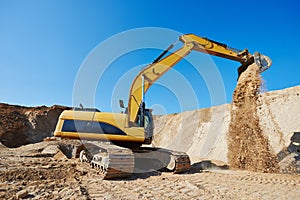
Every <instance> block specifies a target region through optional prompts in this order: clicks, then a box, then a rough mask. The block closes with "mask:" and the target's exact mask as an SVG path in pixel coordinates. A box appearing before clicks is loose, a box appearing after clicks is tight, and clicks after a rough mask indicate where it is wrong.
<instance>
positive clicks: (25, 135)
mask: <svg viewBox="0 0 300 200" xmlns="http://www.w3.org/2000/svg"><path fill="white" fill-rule="evenodd" d="M65 109H70V108H68V107H65V106H57V105H54V106H51V107H46V106H40V107H24V106H16V105H8V104H2V103H1V104H0V142H1V143H2V144H3V145H5V146H7V147H19V146H21V145H24V144H29V143H35V142H39V141H42V140H43V139H44V138H45V137H49V136H51V134H52V132H53V131H54V129H55V126H56V122H57V118H58V116H59V115H60V113H61V112H62V111H63V110H65Z"/></svg>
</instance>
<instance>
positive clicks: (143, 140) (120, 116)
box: [54, 34, 271, 179]
mask: <svg viewBox="0 0 300 200" xmlns="http://www.w3.org/2000/svg"><path fill="white" fill-rule="evenodd" d="M179 40H180V41H181V42H182V43H183V46H182V47H181V48H179V49H178V50H176V51H175V52H173V53H170V54H169V55H167V56H166V54H167V53H168V52H169V51H170V50H171V49H172V48H174V44H172V45H170V46H169V47H168V48H167V49H166V50H165V51H164V52H163V53H162V54H161V55H160V56H158V58H156V59H155V60H154V61H153V62H152V63H151V64H149V65H148V66H147V67H145V68H144V69H142V70H141V71H140V72H139V74H138V75H137V76H136V77H135V79H134V80H133V82H132V85H131V89H130V93H129V100H128V107H127V108H125V106H124V103H123V101H120V106H121V107H122V108H124V109H126V110H125V112H124V113H107V112H100V111H99V110H97V109H88V108H74V109H73V110H66V111H64V112H62V114H61V115H60V117H59V120H58V123H57V126H56V129H55V132H54V136H55V137H61V138H68V139H76V140H81V141H84V142H82V145H81V147H80V148H78V150H77V151H78V156H79V158H80V160H81V161H83V162H88V163H89V164H90V165H91V166H92V167H93V168H96V169H98V170H100V171H101V172H102V173H103V174H104V178H105V179H112V178H120V177H128V176H130V175H131V174H132V173H134V172H137V171H139V170H142V168H143V167H146V168H147V167H148V169H149V168H151V169H154V168H155V169H162V168H164V169H166V170H169V171H173V172H174V173H182V172H186V171H188V170H189V168H190V159H189V156H188V155H187V154H186V153H184V152H177V151H171V150H167V149H162V148H152V147H144V146H142V145H143V144H151V142H152V137H153V119H152V114H151V109H147V108H146V107H145V102H144V95H145V93H146V92H147V90H148V89H149V88H150V87H151V85H152V84H153V83H154V82H155V81H156V80H157V79H159V78H160V77H162V76H163V75H164V74H165V73H166V72H167V71H168V70H170V69H171V68H172V67H173V66H174V65H176V63H178V62H179V61H180V60H181V59H183V58H184V57H185V56H187V55H188V54H189V53H190V52H191V51H193V50H195V51H198V52H202V53H206V54H210V55H214V56H218V57H222V58H226V59H230V60H234V61H238V62H240V63H241V66H240V67H239V68H238V76H240V75H241V73H243V71H245V70H246V69H247V67H248V66H249V65H251V64H253V63H254V62H256V64H257V65H258V66H259V67H260V72H263V71H265V70H266V69H268V68H269V67H270V66H271V60H270V58H268V57H267V56H264V55H261V54H260V53H254V54H253V55H252V54H250V53H249V52H248V50H247V49H245V50H243V51H240V50H237V49H234V48H231V47H229V46H227V45H226V44H223V43H220V42H216V41H213V40H210V39H208V38H204V37H199V36H197V35H194V34H185V35H182V36H180V37H179ZM105 141H106V142H105ZM149 166H150V167H149Z"/></svg>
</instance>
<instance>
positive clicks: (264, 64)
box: [254, 52, 272, 73]
mask: <svg viewBox="0 0 300 200" xmlns="http://www.w3.org/2000/svg"><path fill="white" fill-rule="evenodd" d="M254 61H255V63H256V64H257V65H258V66H260V68H259V72H260V73H262V72H264V71H266V70H267V69H269V68H270V67H271V65H272V60H271V59H270V58H269V57H268V56H265V55H262V54H260V53H258V52H255V53H254Z"/></svg>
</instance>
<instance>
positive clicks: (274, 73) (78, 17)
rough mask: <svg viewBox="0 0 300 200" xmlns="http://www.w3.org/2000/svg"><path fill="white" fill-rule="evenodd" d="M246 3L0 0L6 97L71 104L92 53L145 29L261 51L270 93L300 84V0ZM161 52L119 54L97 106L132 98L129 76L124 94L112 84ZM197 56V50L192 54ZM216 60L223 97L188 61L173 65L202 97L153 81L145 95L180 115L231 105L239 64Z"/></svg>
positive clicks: (1, 90) (0, 90) (0, 85)
mask: <svg viewBox="0 0 300 200" xmlns="http://www.w3.org/2000/svg"><path fill="white" fill-rule="evenodd" d="M244 2H245V1H210V2H209V1H200V0H199V1H196V0H195V1H188V0H187V1H176V0H173V1H158V0H153V1H138V0H136V1H134V0H132V1H130V0H129V1H125V0H124V1H122V0H119V1H114V0H112V1H101V0H99V1H47V0H44V1H30V0H27V1H14V0H11V1H8V0H0V70H1V71H0V72H1V73H0V76H1V77H0V94H1V95H0V102H4V103H10V104H21V105H27V106H36V105H48V106H50V105H53V104H61V105H67V106H72V103H73V99H72V98H73V90H74V83H75V81H76V77H77V75H78V72H79V69H80V66H82V63H83V62H84V60H85V59H86V58H87V56H88V55H89V54H90V52H91V51H92V50H93V49H95V48H96V47H97V45H99V44H101V42H103V41H105V40H107V39H108V38H110V37H111V36H113V35H115V34H118V33H121V32H123V31H127V30H131V29H135V28H143V27H161V28H167V29H170V30H175V31H177V32H181V33H194V34H196V35H199V36H206V37H208V38H211V39H214V40H216V41H220V42H223V43H226V44H228V45H229V46H232V47H235V48H238V49H244V48H248V49H249V51H250V52H252V53H253V52H255V51H258V52H261V53H263V54H265V55H268V56H269V57H270V58H271V59H272V61H273V65H272V67H271V68H270V69H269V70H268V71H266V72H264V73H263V78H264V80H265V82H266V87H267V88H268V90H269V91H272V90H277V89H283V88H287V87H292V86H296V85H300V78H299V74H300V68H299V67H298V65H299V64H298V57H299V53H300V50H299V46H300V38H299V35H300V28H299V27H300V26H299V19H300V13H299V3H298V1H296V0H295V1H290V0H286V1H258V0H254V1H248V2H245V3H244ZM158 39H159V38H158ZM176 39H177V38H170V41H175V40H176ZM127 42H131V41H127ZM154 42H155V41H154ZM120 45H121V44H120ZM166 47H167V46H166ZM111 51H113V50H111ZM160 53H161V50H157V49H146V50H141V51H133V52H130V53H128V54H126V55H122V56H121V57H120V58H118V59H117V60H116V61H115V62H114V63H112V64H111V68H110V71H109V70H108V72H107V73H108V74H106V75H105V76H104V77H103V79H101V81H100V82H99V85H98V86H97V91H96V96H95V106H96V107H98V108H99V109H100V110H103V111H111V110H113V108H112V107H113V106H114V104H116V105H117V104H118V101H117V100H118V99H115V97H116V96H118V98H123V99H124V100H125V103H127V99H128V91H126V90H128V89H129V85H130V80H128V82H127V83H125V85H124V88H125V89H124V91H125V92H124V91H123V92H124V94H123V93H122V95H114V94H112V91H111V89H113V88H114V85H116V82H117V81H118V79H119V78H120V77H122V75H124V74H126V73H127V72H128V71H130V70H131V69H132V68H136V67H137V66H140V67H141V66H142V65H144V64H146V63H149V62H151V61H152V60H154V59H155V58H156V57H157V56H158V55H159V54H160ZM197 55H199V53H197V52H193V53H192V55H191V56H197ZM99 59H101V55H99ZM187 59H188V58H187ZM212 59H213V61H214V63H215V64H216V66H217V68H218V70H219V71H220V74H221V77H222V80H223V82H224V88H225V94H226V97H225V99H224V98H220V99H217V100H216V99H215V100H212V98H211V94H210V93H209V91H208V86H207V85H206V83H205V81H204V80H203V79H202V78H201V76H199V75H197V74H196V73H195V70H194V69H193V68H192V67H189V63H188V62H187V61H183V62H181V63H179V64H178V65H176V66H175V67H174V70H175V71H176V72H178V73H179V74H181V75H182V76H183V77H185V79H186V80H188V81H189V84H190V85H191V87H192V89H193V91H194V93H195V96H196V99H197V101H198V103H197V104H194V103H189V100H190V97H183V98H179V99H178V98H177V96H176V92H175V93H174V92H173V91H172V90H170V89H168V87H172V86H169V85H167V86H166V87H167V88H165V87H162V86H161V85H154V87H153V88H151V89H150V90H149V92H148V94H147V99H146V100H147V104H148V105H149V106H150V107H154V108H157V109H158V110H159V111H157V113H174V112H181V111H184V110H191V109H197V108H202V107H209V106H212V105H219V104H223V103H229V102H230V101H231V96H232V92H233V90H234V88H235V85H236V79H237V73H236V70H237V68H238V66H239V63H236V62H233V61H229V60H225V59H220V58H215V57H212ZM99 64H100V63H99ZM200 64H201V63H200ZM200 67H202V66H200ZM203 67H205V63H204V64H203ZM132 76H133V75H132ZM163 78H165V77H163ZM168 78H169V79H172V73H171V74H169V75H167V74H166V79H168ZM175 82H176V81H175ZM170 84H172V83H170ZM182 90H184V89H182ZM178 91H179V92H180V86H179V90H178ZM172 92H173V93H172ZM183 96H184V95H183ZM180 101H183V102H185V105H186V106H184V107H182V106H181V103H180ZM155 105H156V106H155Z"/></svg>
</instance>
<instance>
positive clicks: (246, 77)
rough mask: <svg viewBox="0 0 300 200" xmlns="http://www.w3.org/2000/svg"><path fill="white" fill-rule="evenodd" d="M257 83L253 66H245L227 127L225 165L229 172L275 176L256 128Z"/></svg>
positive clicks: (263, 139)
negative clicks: (260, 173) (269, 173)
mask: <svg viewBox="0 0 300 200" xmlns="http://www.w3.org/2000/svg"><path fill="white" fill-rule="evenodd" d="M261 83H262V78H261V76H260V74H259V67H258V66H257V65H256V64H252V65H251V66H249V67H248V69H247V70H246V71H245V72H244V73H243V74H242V75H241V77H240V79H239V81H238V84H237V87H236V89H235V91H234V94H233V102H232V109H231V121H230V124H229V133H228V140H229V141H228V161H229V164H230V166H231V167H232V168H237V169H246V170H251V171H260V172H276V171H278V164H277V161H276V156H275V155H274V152H273V151H272V149H271V147H270V144H269V141H268V138H267V137H266V136H265V135H264V133H263V131H262V128H261V127H260V122H259V117H258V114H257V108H258V107H259V105H258V104H259V103H258V102H259V101H258V98H259V92H260V86H261Z"/></svg>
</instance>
